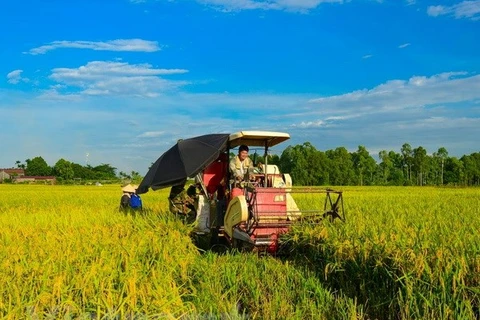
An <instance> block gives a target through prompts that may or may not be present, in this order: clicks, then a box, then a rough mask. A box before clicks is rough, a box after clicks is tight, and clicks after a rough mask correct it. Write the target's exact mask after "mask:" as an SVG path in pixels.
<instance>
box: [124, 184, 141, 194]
mask: <svg viewBox="0 0 480 320" xmlns="http://www.w3.org/2000/svg"><path fill="white" fill-rule="evenodd" d="M137 188H138V186H136V185H131V184H127V185H126V186H125V187H123V188H122V191H123V192H129V193H135V190H137Z"/></svg>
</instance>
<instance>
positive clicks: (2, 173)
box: [0, 168, 57, 184]
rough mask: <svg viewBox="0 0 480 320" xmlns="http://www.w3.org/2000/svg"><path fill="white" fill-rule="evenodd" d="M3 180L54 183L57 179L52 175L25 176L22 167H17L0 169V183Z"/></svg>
mask: <svg viewBox="0 0 480 320" xmlns="http://www.w3.org/2000/svg"><path fill="white" fill-rule="evenodd" d="M5 180H8V181H12V182H14V183H35V182H44V183H46V184H47V183H49V184H54V183H55V182H56V181H57V180H56V178H55V177H54V176H26V175H25V170H24V169H17V168H9V169H0V183H3V182H4V181H5Z"/></svg>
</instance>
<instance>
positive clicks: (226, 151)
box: [138, 131, 345, 254]
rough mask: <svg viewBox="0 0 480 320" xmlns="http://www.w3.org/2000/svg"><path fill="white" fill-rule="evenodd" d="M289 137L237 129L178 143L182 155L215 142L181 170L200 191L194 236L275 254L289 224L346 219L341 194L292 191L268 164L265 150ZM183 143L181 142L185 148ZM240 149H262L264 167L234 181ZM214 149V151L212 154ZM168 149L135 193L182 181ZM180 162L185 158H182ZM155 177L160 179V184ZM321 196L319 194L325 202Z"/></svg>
mask: <svg viewBox="0 0 480 320" xmlns="http://www.w3.org/2000/svg"><path fill="white" fill-rule="evenodd" d="M212 136H214V137H213V138H212ZM204 137H205V138H204ZM289 138H290V135H289V134H288V133H282V132H267V131H241V132H237V133H233V134H230V135H207V136H201V137H196V138H192V139H187V140H183V141H179V143H178V149H179V150H180V151H181V150H183V149H185V150H190V151H189V152H191V151H192V150H203V148H202V146H203V147H204V145H205V143H204V142H205V140H209V141H210V140H212V139H213V140H215V141H214V142H212V145H214V148H212V153H211V154H208V155H206V154H205V155H203V154H202V155H198V153H197V154H195V153H194V154H193V155H192V157H193V158H201V159H198V161H196V162H195V163H194V164H186V165H185V166H184V167H186V168H187V169H186V170H185V171H187V173H186V175H187V176H188V177H195V181H196V183H197V186H199V189H201V192H200V195H198V197H197V200H196V203H195V208H196V211H197V217H196V227H195V229H194V233H195V235H196V237H208V238H210V239H211V243H212V244H215V243H227V244H229V245H230V246H231V247H233V248H236V249H239V250H242V251H251V250H252V251H266V252H269V253H273V254H275V253H277V251H278V249H279V240H280V236H281V235H282V234H284V233H287V232H288V231H289V229H290V228H291V227H292V225H293V224H297V223H320V222H321V221H322V220H323V219H325V218H330V219H336V218H339V219H340V220H345V218H344V214H343V198H342V191H336V190H331V189H322V188H317V187H293V186H292V179H291V177H290V175H289V174H288V173H281V172H280V170H279V168H278V166H276V165H270V164H268V152H269V149H270V148H271V147H273V146H276V145H278V144H280V143H282V142H284V141H286V140H288V139H289ZM199 139H200V140H202V143H201V144H199V149H196V147H194V146H193V145H187V143H193V140H199ZM182 142H184V143H185V146H184V147H183V145H181V143H182ZM240 145H246V146H248V147H250V148H262V149H263V151H264V156H263V159H264V161H265V163H264V164H255V163H254V166H252V167H250V168H249V170H248V173H246V175H245V179H243V181H242V182H241V183H238V181H236V180H235V179H234V177H233V175H232V173H231V172H230V170H229V161H230V159H229V158H230V157H229V155H230V154H231V153H230V152H231V151H232V150H235V149H236V148H237V147H239V146H240ZM176 146H177V145H176ZM176 146H174V147H173V148H172V149H171V150H173V149H175V147H176ZM213 149H216V150H217V152H213ZM171 150H169V151H167V152H166V153H165V154H164V155H163V156H162V157H160V158H159V159H158V160H157V162H156V163H155V164H154V166H152V168H151V169H150V171H149V173H147V175H146V176H145V178H144V181H142V183H141V184H140V186H139V189H138V191H139V193H143V192H146V191H147V190H148V187H152V189H154V190H156V189H159V188H163V187H165V186H169V185H175V184H180V183H185V178H186V177H183V176H182V177H180V176H179V177H173V176H172V172H173V171H175V170H176V169H175V168H174V167H175V166H174V165H172V163H171V160H168V159H172V158H173V156H172V155H168V153H169V152H170V151H171ZM181 158H182V159H185V158H187V159H188V158H189V157H185V155H183V156H182V157H181ZM204 158H205V160H204ZM162 159H163V163H164V164H163V165H162V164H161V163H162ZM165 159H167V160H165ZM253 162H255V158H254V159H253ZM165 166H167V167H168V168H165ZM189 167H190V168H191V170H190V171H191V172H190V173H188V171H189V170H188V168H189ZM159 170H160V171H162V170H163V171H162V172H163V173H160V174H159ZM182 170H183V168H182ZM182 172H183V171H182ZM159 176H161V178H162V179H163V180H162V181H160V182H158V181H159V180H158V178H159ZM170 176H172V177H170ZM299 195H300V196H299ZM320 195H323V197H324V200H323V201H322V200H321V199H320V197H319V196H320ZM295 199H297V201H301V200H302V199H303V200H304V201H306V202H308V203H307V205H304V207H306V208H300V207H299V206H298V205H297V202H296V201H295ZM301 207H302V206H301ZM312 207H313V209H312ZM222 239H224V240H223V241H222Z"/></svg>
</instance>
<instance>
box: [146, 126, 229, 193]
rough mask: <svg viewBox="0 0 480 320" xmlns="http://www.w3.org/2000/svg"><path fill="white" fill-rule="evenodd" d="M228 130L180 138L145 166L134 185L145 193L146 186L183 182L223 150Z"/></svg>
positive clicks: (161, 186)
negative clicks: (140, 177)
mask: <svg viewBox="0 0 480 320" xmlns="http://www.w3.org/2000/svg"><path fill="white" fill-rule="evenodd" d="M229 136H230V135H229V134H207V135H203V136H198V137H194V138H190V139H185V140H180V141H178V142H177V144H175V145H174V146H173V147H171V148H170V149H169V150H167V151H166V152H165V153H164V154H162V156H161V157H160V158H158V160H157V161H155V163H154V164H153V166H152V167H151V168H150V170H148V172H147V174H146V175H145V178H143V180H142V182H141V183H140V185H139V186H138V188H137V193H145V192H147V191H148V188H152V189H153V190H158V189H161V188H166V187H169V186H173V185H178V184H182V183H185V181H186V179H187V178H188V177H193V176H195V175H196V174H197V173H199V172H200V171H202V170H203V169H205V167H206V166H208V165H209V164H211V163H212V162H213V161H215V160H216V159H217V158H218V156H219V155H220V153H221V152H223V151H225V150H226V147H227V142H228V137H229Z"/></svg>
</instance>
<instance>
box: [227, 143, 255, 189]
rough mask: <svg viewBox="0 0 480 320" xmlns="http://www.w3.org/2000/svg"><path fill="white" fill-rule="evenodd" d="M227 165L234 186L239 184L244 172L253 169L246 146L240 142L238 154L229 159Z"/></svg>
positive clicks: (243, 178) (243, 177)
mask: <svg viewBox="0 0 480 320" xmlns="http://www.w3.org/2000/svg"><path fill="white" fill-rule="evenodd" d="M229 167H230V174H231V177H232V179H233V180H234V183H235V186H240V183H241V182H242V181H244V180H245V176H246V174H247V173H251V170H253V163H252V160H250V158H249V157H248V147H247V146H246V145H244V144H242V145H241V146H240V147H239V148H238V154H237V155H236V156H235V158H233V159H232V160H230V165H229Z"/></svg>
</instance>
